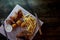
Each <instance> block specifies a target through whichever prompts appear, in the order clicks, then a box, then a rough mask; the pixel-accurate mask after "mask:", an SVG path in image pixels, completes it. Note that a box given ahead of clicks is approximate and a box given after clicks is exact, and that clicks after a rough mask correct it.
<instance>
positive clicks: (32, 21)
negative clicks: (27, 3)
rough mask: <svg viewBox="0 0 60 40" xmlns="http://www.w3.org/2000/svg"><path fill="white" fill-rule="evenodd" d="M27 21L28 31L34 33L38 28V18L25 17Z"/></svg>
mask: <svg viewBox="0 0 60 40" xmlns="http://www.w3.org/2000/svg"><path fill="white" fill-rule="evenodd" d="M25 22H26V24H27V31H29V32H30V33H31V34H33V32H34V30H35V28H36V20H35V19H34V18H33V17H32V16H28V17H25Z"/></svg>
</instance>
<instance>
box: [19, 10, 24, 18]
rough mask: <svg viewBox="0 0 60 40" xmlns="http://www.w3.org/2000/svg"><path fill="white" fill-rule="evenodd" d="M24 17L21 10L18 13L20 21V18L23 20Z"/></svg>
mask: <svg viewBox="0 0 60 40" xmlns="http://www.w3.org/2000/svg"><path fill="white" fill-rule="evenodd" d="M22 16H23V13H22V11H21V10H19V11H18V19H19V18H22Z"/></svg>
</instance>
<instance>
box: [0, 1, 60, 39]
mask: <svg viewBox="0 0 60 40" xmlns="http://www.w3.org/2000/svg"><path fill="white" fill-rule="evenodd" d="M26 1H27V0H25V1H24V0H0V19H5V18H6V17H7V16H8V14H9V13H10V12H11V11H12V9H13V8H14V7H15V6H16V4H19V5H21V6H22V7H23V8H25V9H26V10H28V11H29V12H31V13H32V14H33V12H32V10H35V12H36V13H37V14H38V17H39V19H41V20H42V21H43V22H44V24H43V26H42V32H43V35H40V34H39V32H38V33H37V34H36V36H35V37H34V39H33V40H40V39H41V40H60V24H59V23H60V1H58V0H28V1H27V2H28V5H29V6H30V7H31V8H32V9H29V7H28V6H27V5H26Z"/></svg>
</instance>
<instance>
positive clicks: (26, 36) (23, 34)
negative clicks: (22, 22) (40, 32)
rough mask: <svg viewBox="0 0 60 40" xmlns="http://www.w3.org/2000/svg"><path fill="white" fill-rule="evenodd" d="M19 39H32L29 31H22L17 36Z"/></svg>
mask: <svg viewBox="0 0 60 40" xmlns="http://www.w3.org/2000/svg"><path fill="white" fill-rule="evenodd" d="M16 37H17V38H22V39H26V40H28V39H29V38H30V37H31V34H30V33H29V32H27V31H22V32H20V33H18V34H17V35H16Z"/></svg>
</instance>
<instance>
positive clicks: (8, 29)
mask: <svg viewBox="0 0 60 40" xmlns="http://www.w3.org/2000/svg"><path fill="white" fill-rule="evenodd" d="M12 29H13V28H12V26H11V25H10V24H7V25H6V27H5V30H6V32H11V31H12Z"/></svg>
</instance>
